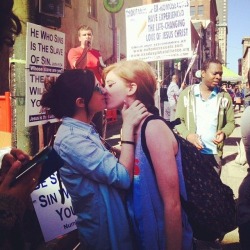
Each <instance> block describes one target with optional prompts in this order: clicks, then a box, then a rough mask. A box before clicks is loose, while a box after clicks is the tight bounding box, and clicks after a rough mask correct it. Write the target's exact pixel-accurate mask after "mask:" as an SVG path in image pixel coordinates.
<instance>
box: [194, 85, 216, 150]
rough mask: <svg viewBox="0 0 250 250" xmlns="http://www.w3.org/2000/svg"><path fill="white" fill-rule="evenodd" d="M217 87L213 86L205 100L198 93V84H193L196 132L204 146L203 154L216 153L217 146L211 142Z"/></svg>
mask: <svg viewBox="0 0 250 250" xmlns="http://www.w3.org/2000/svg"><path fill="white" fill-rule="evenodd" d="M217 94H218V91H217V88H214V89H213V91H212V92H211V94H210V96H209V97H208V99H207V100H204V99H203V98H202V96H201V93H200V84H197V85H195V86H194V96H195V98H196V118H195V119H196V125H197V131H196V133H197V134H198V135H199V136H200V138H201V141H202V144H203V146H204V148H203V149H202V150H201V152H202V153H203V154H217V146H216V144H214V143H213V140H214V139H215V137H216V131H217V124H218V107H217Z"/></svg>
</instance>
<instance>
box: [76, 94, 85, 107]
mask: <svg viewBox="0 0 250 250" xmlns="http://www.w3.org/2000/svg"><path fill="white" fill-rule="evenodd" d="M76 107H78V108H84V107H85V103H84V99H83V98H81V97H78V98H77V99H76Z"/></svg>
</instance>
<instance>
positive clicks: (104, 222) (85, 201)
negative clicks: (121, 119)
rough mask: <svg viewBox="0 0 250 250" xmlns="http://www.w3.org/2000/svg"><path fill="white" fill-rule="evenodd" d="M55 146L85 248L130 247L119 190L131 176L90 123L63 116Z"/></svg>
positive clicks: (125, 187)
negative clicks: (62, 164)
mask: <svg viewBox="0 0 250 250" xmlns="http://www.w3.org/2000/svg"><path fill="white" fill-rule="evenodd" d="M54 148H55V150H56V151H57V153H58V154H59V155H60V156H61V158H62V159H63V160H64V166H63V167H62V168H61V169H60V174H61V178H62V181H63V183H64V185H65V187H66V189H67V191H68V193H69V194H70V197H71V200H72V205H73V209H74V212H75V214H76V216H77V221H76V224H77V228H78V231H79V235H80V240H81V242H82V244H83V245H84V246H86V249H102V250H103V249H114V250H115V249H124V250H125V249H132V240H131V235H130V230H129V223H128V219H127V216H126V211H125V207H124V203H123V200H122V196H121V190H119V189H128V188H129V186H130V178H129V174H128V172H127V170H126V169H125V167H124V166H122V165H121V164H120V163H119V162H118V160H117V158H115V157H114V156H113V155H112V154H111V153H110V152H109V151H108V150H107V149H106V148H105V147H104V146H103V144H102V142H101V140H100V138H99V135H98V134H97V133H96V132H95V130H94V128H93V126H92V125H89V124H86V123H83V122H80V121H78V120H75V119H72V118H69V117H65V118H63V120H62V125H61V126H60V128H59V130H58V132H57V135H56V139H55V142H54Z"/></svg>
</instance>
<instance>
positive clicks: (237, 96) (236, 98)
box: [234, 86, 243, 112]
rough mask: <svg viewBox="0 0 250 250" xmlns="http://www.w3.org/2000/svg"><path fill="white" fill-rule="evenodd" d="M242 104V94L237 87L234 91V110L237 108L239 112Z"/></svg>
mask: <svg viewBox="0 0 250 250" xmlns="http://www.w3.org/2000/svg"><path fill="white" fill-rule="evenodd" d="M242 103H243V94H242V92H241V89H240V88H239V87H238V86H237V87H236V88H235V90H234V110H235V109H236V106H238V108H239V112H240V110H241V105H242Z"/></svg>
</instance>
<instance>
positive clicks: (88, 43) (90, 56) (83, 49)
mask: <svg viewBox="0 0 250 250" xmlns="http://www.w3.org/2000/svg"><path fill="white" fill-rule="evenodd" d="M93 38H94V36H93V30H92V28H91V27H89V26H87V25H82V26H80V27H79V29H78V40H79V42H80V46H78V47H76V48H71V49H70V50H69V52H68V61H69V64H70V67H71V69H89V70H91V71H93V73H94V75H95V77H96V79H97V81H98V82H100V83H101V84H102V77H101V74H102V69H103V68H104V67H106V65H105V64H104V63H103V59H102V56H101V54H100V52H99V51H98V50H96V49H93V48H92V45H93ZM93 123H94V124H95V126H96V130H97V132H98V133H99V134H100V135H101V136H102V135H103V111H100V112H98V113H96V115H95V116H94V118H93Z"/></svg>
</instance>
